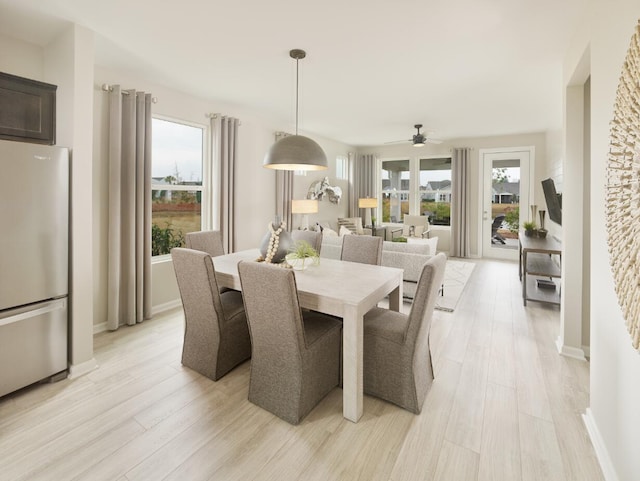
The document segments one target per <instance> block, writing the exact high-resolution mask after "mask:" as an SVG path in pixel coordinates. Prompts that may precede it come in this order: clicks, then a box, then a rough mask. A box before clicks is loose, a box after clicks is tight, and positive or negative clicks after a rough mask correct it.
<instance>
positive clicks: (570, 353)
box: [556, 336, 587, 361]
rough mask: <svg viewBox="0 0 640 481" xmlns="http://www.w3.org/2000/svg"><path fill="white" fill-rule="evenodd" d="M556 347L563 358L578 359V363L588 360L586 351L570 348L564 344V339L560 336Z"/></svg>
mask: <svg viewBox="0 0 640 481" xmlns="http://www.w3.org/2000/svg"><path fill="white" fill-rule="evenodd" d="M556 347H557V348H558V352H559V353H560V354H562V355H563V356H567V357H571V358H573V359H577V360H578V361H586V360H587V358H586V357H584V351H583V350H582V349H580V348H578V347H570V346H566V345H565V344H563V342H562V339H561V338H560V336H558V339H556Z"/></svg>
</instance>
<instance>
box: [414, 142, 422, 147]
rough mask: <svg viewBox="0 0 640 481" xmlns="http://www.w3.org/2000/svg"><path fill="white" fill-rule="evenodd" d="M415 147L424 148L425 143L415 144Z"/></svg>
mask: <svg viewBox="0 0 640 481" xmlns="http://www.w3.org/2000/svg"><path fill="white" fill-rule="evenodd" d="M413 146H414V147H424V142H414V143H413Z"/></svg>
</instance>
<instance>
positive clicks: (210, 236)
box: [184, 230, 225, 257]
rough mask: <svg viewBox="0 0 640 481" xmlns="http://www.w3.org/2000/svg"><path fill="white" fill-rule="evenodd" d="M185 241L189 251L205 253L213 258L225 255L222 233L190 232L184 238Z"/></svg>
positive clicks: (209, 231) (213, 231) (211, 231)
mask: <svg viewBox="0 0 640 481" xmlns="http://www.w3.org/2000/svg"><path fill="white" fill-rule="evenodd" d="M184 241H185V245H186V246H187V249H195V250H197V251H203V252H206V253H207V254H209V255H210V256H213V257H217V256H223V255H224V254H225V252H224V245H223V244H222V233H221V232H220V231H219V230H208V231H201V232H188V233H187V234H186V235H185V236H184Z"/></svg>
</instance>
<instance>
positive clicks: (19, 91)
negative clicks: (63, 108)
mask: <svg viewBox="0 0 640 481" xmlns="http://www.w3.org/2000/svg"><path fill="white" fill-rule="evenodd" d="M56 89H57V86H55V85H51V84H47V83H44V82H38V81H37V80H31V79H27V78H23V77H17V76H15V75H11V74H8V73H3V72H0V139H5V140H18V141H21V142H33V143H38V144H48V145H53V144H55V143H56Z"/></svg>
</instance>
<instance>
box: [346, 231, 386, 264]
mask: <svg viewBox="0 0 640 481" xmlns="http://www.w3.org/2000/svg"><path fill="white" fill-rule="evenodd" d="M383 242H384V240H383V239H382V237H378V236H370V235H345V236H344V238H343V239H342V253H341V255H340V259H341V260H343V261H350V262H359V263H361V264H373V265H377V266H379V265H380V263H381V262H382V243H383Z"/></svg>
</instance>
